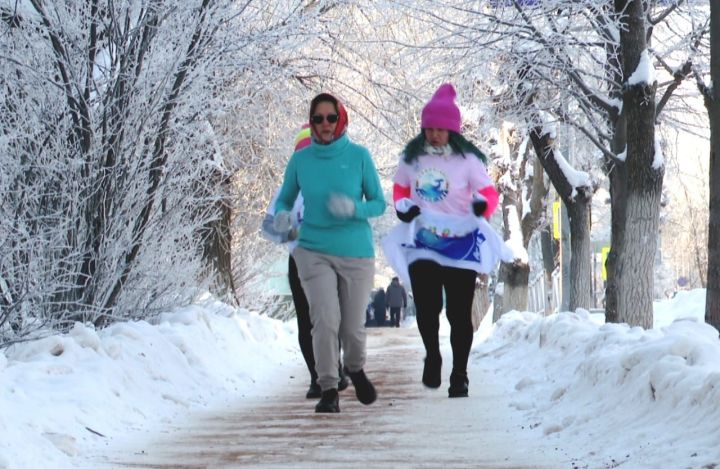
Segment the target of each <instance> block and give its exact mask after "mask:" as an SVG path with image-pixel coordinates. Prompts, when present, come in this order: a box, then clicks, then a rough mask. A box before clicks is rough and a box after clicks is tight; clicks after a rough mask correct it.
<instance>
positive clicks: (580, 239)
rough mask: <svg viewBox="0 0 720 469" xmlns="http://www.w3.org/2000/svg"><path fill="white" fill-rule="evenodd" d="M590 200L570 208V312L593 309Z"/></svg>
mask: <svg viewBox="0 0 720 469" xmlns="http://www.w3.org/2000/svg"><path fill="white" fill-rule="evenodd" d="M589 204H590V201H589V200H582V201H577V202H576V203H574V204H572V205H570V206H568V216H569V217H570V250H571V251H572V255H571V257H570V275H571V277H572V280H571V282H570V311H575V310H576V309H577V308H585V309H590V308H591V307H592V304H593V303H592V247H591V244H590V211H589Z"/></svg>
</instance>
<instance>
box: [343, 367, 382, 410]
mask: <svg viewBox="0 0 720 469" xmlns="http://www.w3.org/2000/svg"><path fill="white" fill-rule="evenodd" d="M345 374H346V375H348V376H349V377H350V380H351V381H352V383H353V386H354V387H355V395H356V396H357V399H358V401H360V402H362V403H363V404H365V405H370V404H372V403H373V402H375V399H377V393H376V392H375V386H373V384H372V383H371V382H370V380H368V379H367V376H365V372H364V371H363V370H362V369H360V370H359V371H350V370H348V369H347V368H345Z"/></svg>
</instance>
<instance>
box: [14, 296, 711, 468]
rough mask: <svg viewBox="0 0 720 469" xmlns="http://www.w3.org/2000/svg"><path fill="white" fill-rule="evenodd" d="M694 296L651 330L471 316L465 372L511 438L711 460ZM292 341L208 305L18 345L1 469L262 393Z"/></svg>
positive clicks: (686, 462)
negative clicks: (477, 376) (477, 382)
mask: <svg viewBox="0 0 720 469" xmlns="http://www.w3.org/2000/svg"><path fill="white" fill-rule="evenodd" d="M704 296H705V292H704V290H694V291H691V292H680V293H678V295H677V296H676V297H675V298H674V299H672V300H668V301H664V302H660V303H657V304H656V305H655V311H656V318H655V325H656V327H655V329H653V330H650V331H643V330H642V329H639V328H629V327H627V326H625V325H619V324H607V325H603V324H602V323H601V321H598V320H597V317H591V316H590V315H589V314H587V313H583V312H579V313H561V314H556V315H553V316H550V317H547V318H543V317H541V316H538V315H536V314H531V313H511V314H508V315H506V316H504V317H503V318H502V320H501V321H500V322H499V323H498V324H496V325H495V326H494V327H493V326H492V325H490V324H489V322H488V321H485V322H484V323H483V326H482V327H481V329H480V331H478V333H477V335H476V340H475V347H474V350H473V356H472V359H471V360H472V363H471V366H473V367H482V368H483V369H484V370H486V371H489V372H490V373H491V375H492V376H494V377H495V378H496V383H494V384H496V385H498V386H499V387H501V388H503V389H506V390H507V393H508V395H509V396H510V397H511V402H512V405H511V407H510V408H509V409H508V412H513V413H520V414H521V415H522V416H523V418H524V420H526V421H527V422H528V424H527V427H526V428H524V429H522V430H520V431H524V432H536V433H537V435H538V438H543V439H546V440H549V442H552V441H553V440H554V441H557V445H558V446H559V447H563V448H566V453H567V454H568V456H569V457H570V458H572V459H573V460H575V461H577V462H578V463H577V465H576V466H575V467H588V468H600V467H615V466H620V465H622V467H624V468H625V467H633V468H635V467H647V468H657V467H663V468H688V467H691V468H702V467H708V468H710V467H715V466H714V465H715V464H720V408H719V406H718V405H717V403H718V402H720V341H718V332H717V331H716V330H715V329H713V328H711V327H709V326H707V325H705V324H704V323H703V319H702V318H703V310H704ZM443 324H444V327H443V333H444V334H445V335H447V333H448V330H447V325H446V321H443ZM409 327H412V325H410V326H409ZM295 334H296V330H295V324H294V322H289V323H281V322H278V321H275V320H272V319H268V318H266V317H264V316H261V315H258V314H255V313H252V312H248V311H246V310H242V309H241V310H233V309H231V308H229V307H228V306H226V305H223V304H220V303H217V302H214V301H211V300H207V301H205V302H203V303H201V304H198V305H195V306H191V307H187V308H183V309H180V310H178V311H175V312H172V313H167V314H165V315H163V316H162V317H161V318H160V320H159V321H158V322H157V324H148V323H147V322H134V323H122V324H115V325H113V326H111V327H108V328H107V329H104V330H101V331H95V330H93V329H91V328H87V327H84V326H80V325H78V326H77V327H76V328H75V329H74V330H73V331H72V332H71V333H70V334H67V335H64V336H55V337H50V338H47V339H44V340H41V341H37V342H34V343H27V344H19V345H16V346H14V347H12V348H11V349H8V350H5V352H4V354H0V383H1V386H0V431H2V434H3V438H2V439H0V468H4V469H11V468H12V469H21V468H22V469H27V468H48V467H52V468H90V467H92V464H91V463H90V461H89V459H88V457H87V455H90V454H97V453H98V450H99V448H102V447H103V446H105V445H106V442H107V437H108V436H113V435H127V434H129V433H133V432H140V431H145V432H147V431H151V430H152V429H153V428H156V427H159V426H161V425H162V424H163V423H165V422H170V421H173V420H174V419H177V418H178V417H179V416H182V415H185V414H187V413H188V411H190V410H196V409H202V408H210V407H212V406H217V405H220V404H222V403H225V402H229V401H232V400H236V399H238V397H242V396H251V395H259V394H260V393H262V392H263V388H264V386H266V385H269V383H270V382H272V379H273V376H275V375H276V374H277V373H281V372H282V371H281V370H282V369H287V365H288V364H290V363H292V364H293V365H294V366H296V367H299V365H300V363H301V357H300V353H299V351H298V347H297V341H296V335H295ZM445 340H447V338H446V339H445ZM309 408H310V409H311V406H310V407H309ZM439 450H441V449H439ZM638 461H643V463H642V465H638ZM625 462H626V463H627V464H625Z"/></svg>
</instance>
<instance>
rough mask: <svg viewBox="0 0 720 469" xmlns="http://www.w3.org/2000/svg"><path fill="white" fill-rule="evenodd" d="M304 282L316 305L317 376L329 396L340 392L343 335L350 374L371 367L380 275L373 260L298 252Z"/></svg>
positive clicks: (313, 309)
mask: <svg viewBox="0 0 720 469" xmlns="http://www.w3.org/2000/svg"><path fill="white" fill-rule="evenodd" d="M293 257H294V258H295V262H296V263H297V267H298V273H299V275H300V281H301V282H302V286H303V290H305V295H306V296H307V299H308V303H309V304H310V320H311V321H312V324H313V327H312V343H313V352H314V354H315V371H317V374H318V380H317V382H318V384H319V385H320V387H321V388H322V390H323V391H325V390H327V389H331V388H337V383H338V378H339V377H338V368H337V364H338V359H339V358H340V357H339V353H340V352H339V351H338V346H337V341H338V336H339V337H340V343H341V345H342V349H343V362H344V363H345V367H347V369H348V370H350V371H358V370H360V369H362V368H363V367H364V366H365V342H366V335H365V307H366V306H367V300H368V298H369V296H370V290H371V289H372V285H373V278H374V276H375V259H374V258H372V257H339V256H331V255H329V254H323V253H320V252H316V251H309V250H307V249H303V248H301V247H297V248H295V250H294V251H293Z"/></svg>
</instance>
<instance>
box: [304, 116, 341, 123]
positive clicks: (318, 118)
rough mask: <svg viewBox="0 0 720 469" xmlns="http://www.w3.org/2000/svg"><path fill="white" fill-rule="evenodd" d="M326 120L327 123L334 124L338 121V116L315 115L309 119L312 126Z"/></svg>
mask: <svg viewBox="0 0 720 469" xmlns="http://www.w3.org/2000/svg"><path fill="white" fill-rule="evenodd" d="M325 119H327V121H328V122H329V123H331V124H334V123H335V122H337V121H338V115H337V114H328V115H327V116H323V115H321V114H315V115H314V116H312V117H311V118H310V120H312V123H313V124H322V121H323V120H325Z"/></svg>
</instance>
